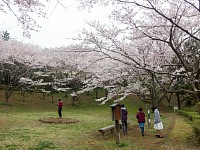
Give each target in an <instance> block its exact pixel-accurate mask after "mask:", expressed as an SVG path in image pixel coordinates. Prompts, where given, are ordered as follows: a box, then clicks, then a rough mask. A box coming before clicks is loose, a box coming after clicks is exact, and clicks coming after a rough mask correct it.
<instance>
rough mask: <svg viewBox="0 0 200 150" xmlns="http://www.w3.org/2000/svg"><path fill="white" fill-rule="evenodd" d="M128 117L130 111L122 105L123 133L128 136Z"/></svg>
mask: <svg viewBox="0 0 200 150" xmlns="http://www.w3.org/2000/svg"><path fill="white" fill-rule="evenodd" d="M127 115H128V111H127V109H126V107H125V106H124V104H121V122H122V131H123V133H124V135H125V134H127V127H128V123H127Z"/></svg>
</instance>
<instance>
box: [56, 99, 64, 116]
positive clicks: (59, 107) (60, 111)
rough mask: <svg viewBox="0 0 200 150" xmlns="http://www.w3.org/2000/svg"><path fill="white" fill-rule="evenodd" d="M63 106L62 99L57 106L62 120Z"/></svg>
mask: <svg viewBox="0 0 200 150" xmlns="http://www.w3.org/2000/svg"><path fill="white" fill-rule="evenodd" d="M62 105H63V102H62V101H61V99H59V100H58V103H57V106H58V115H59V117H60V118H62Z"/></svg>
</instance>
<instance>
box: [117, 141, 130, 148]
mask: <svg viewBox="0 0 200 150" xmlns="http://www.w3.org/2000/svg"><path fill="white" fill-rule="evenodd" d="M127 146H128V144H126V143H123V142H122V143H120V144H119V145H118V147H127Z"/></svg>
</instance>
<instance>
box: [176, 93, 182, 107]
mask: <svg viewBox="0 0 200 150" xmlns="http://www.w3.org/2000/svg"><path fill="white" fill-rule="evenodd" d="M176 97H177V104H178V110H181V100H180V94H179V93H176Z"/></svg>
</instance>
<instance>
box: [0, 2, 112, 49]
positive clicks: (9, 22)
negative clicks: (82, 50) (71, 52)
mask: <svg viewBox="0 0 200 150" xmlns="http://www.w3.org/2000/svg"><path fill="white" fill-rule="evenodd" d="M60 2H61V3H62V4H63V5H64V6H65V7H66V8H67V9H65V8H64V7H62V6H61V5H59V4H58V5H57V7H56V9H54V8H55V6H56V3H57V1H56V0H54V1H53V0H51V1H50V5H49V7H48V9H47V8H46V9H47V10H46V12H47V16H48V19H44V18H42V19H38V24H39V25H40V26H41V27H42V28H41V29H39V32H31V39H28V38H26V37H23V36H22V29H21V28H20V25H19V24H18V23H17V20H16V18H15V17H14V15H12V14H11V13H10V12H9V13H7V14H4V13H2V12H0V18H1V19H0V31H5V30H7V31H8V32H9V33H10V36H11V37H12V38H14V39H16V40H18V41H22V42H24V43H30V44H34V45H39V46H41V47H48V48H49V47H60V46H67V45H69V44H70V43H71V42H72V40H70V39H71V38H73V37H75V36H76V34H78V32H79V31H80V30H81V29H82V28H83V27H86V25H85V21H84V20H93V18H95V20H100V21H104V20H105V17H106V16H108V13H109V12H110V10H108V9H105V8H100V7H99V8H95V9H94V10H92V11H91V12H90V13H89V12H88V11H87V10H78V9H77V8H76V6H77V4H76V3H75V1H74V0H67V1H66V0H62V1H61V0H60Z"/></svg>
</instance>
